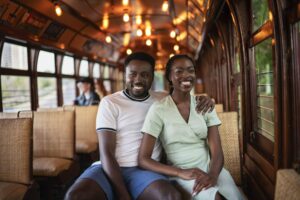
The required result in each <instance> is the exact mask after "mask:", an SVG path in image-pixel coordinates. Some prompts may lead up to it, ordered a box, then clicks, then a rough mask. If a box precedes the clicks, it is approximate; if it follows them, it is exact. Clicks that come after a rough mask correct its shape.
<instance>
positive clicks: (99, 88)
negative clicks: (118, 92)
mask: <svg viewBox="0 0 300 200" xmlns="http://www.w3.org/2000/svg"><path fill="white" fill-rule="evenodd" d="M94 85H95V92H96V93H97V94H98V95H99V97H100V99H103V97H105V96H106V95H107V91H106V89H105V87H104V84H103V80H102V79H101V78H95V79H94Z"/></svg>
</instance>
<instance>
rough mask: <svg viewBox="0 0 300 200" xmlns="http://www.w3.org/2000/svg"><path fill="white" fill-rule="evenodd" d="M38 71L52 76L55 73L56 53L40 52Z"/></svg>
mask: <svg viewBox="0 0 300 200" xmlns="http://www.w3.org/2000/svg"><path fill="white" fill-rule="evenodd" d="M37 71H38V72H47V73H52V74H53V73H54V72H55V61H54V53H52V52H47V51H40V53H39V58H38V62H37Z"/></svg>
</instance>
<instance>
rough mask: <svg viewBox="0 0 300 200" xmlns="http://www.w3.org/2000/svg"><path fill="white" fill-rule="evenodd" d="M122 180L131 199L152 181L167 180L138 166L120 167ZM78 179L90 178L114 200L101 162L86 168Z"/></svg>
mask: <svg viewBox="0 0 300 200" xmlns="http://www.w3.org/2000/svg"><path fill="white" fill-rule="evenodd" d="M121 173H122V176H123V180H124V182H125V185H126V187H127V190H128V192H129V193H130V194H131V196H132V198H133V199H137V198H138V197H139V195H140V194H141V193H142V192H143V191H144V190H145V189H146V188H147V187H148V186H149V185H150V184H151V183H153V182H154V181H157V180H168V179H167V177H166V176H164V175H161V174H158V173H155V172H152V171H147V170H143V169H140V168H138V167H121ZM79 179H92V180H94V181H95V182H97V183H98V185H99V186H100V187H101V188H102V190H103V191H104V193H105V194H106V198H107V199H108V200H114V199H115V195H114V190H113V188H112V186H111V184H110V182H109V179H108V177H107V176H106V174H105V173H104V171H103V169H102V165H101V164H95V165H92V166H90V167H89V168H88V169H86V170H85V171H84V172H83V174H82V175H81V176H80V177H79V178H78V180H79Z"/></svg>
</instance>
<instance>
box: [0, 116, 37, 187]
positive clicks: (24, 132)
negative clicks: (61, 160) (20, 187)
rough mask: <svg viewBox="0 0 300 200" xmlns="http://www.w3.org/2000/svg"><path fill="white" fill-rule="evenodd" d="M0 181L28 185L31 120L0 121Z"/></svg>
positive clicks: (30, 169) (29, 179) (30, 156)
mask: <svg viewBox="0 0 300 200" xmlns="http://www.w3.org/2000/svg"><path fill="white" fill-rule="evenodd" d="M0 130H1V131H0V138H1V140H0V181H6V182H14V183H22V184H30V181H31V180H32V179H31V177H32V119H28V118H27V119H25V118H24V119H0Z"/></svg>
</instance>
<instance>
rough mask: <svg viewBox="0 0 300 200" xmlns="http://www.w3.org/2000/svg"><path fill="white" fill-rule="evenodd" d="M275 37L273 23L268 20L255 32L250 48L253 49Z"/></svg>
mask: <svg viewBox="0 0 300 200" xmlns="http://www.w3.org/2000/svg"><path fill="white" fill-rule="evenodd" d="M272 35H273V23H272V22H271V21H270V20H268V21H267V22H266V23H265V24H264V25H262V26H261V27H260V28H259V29H258V30H257V31H255V32H254V33H253V35H252V37H251V39H250V47H253V46H255V45H257V44H259V43H261V42H263V41H264V40H266V39H268V38H269V37H271V36H272Z"/></svg>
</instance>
